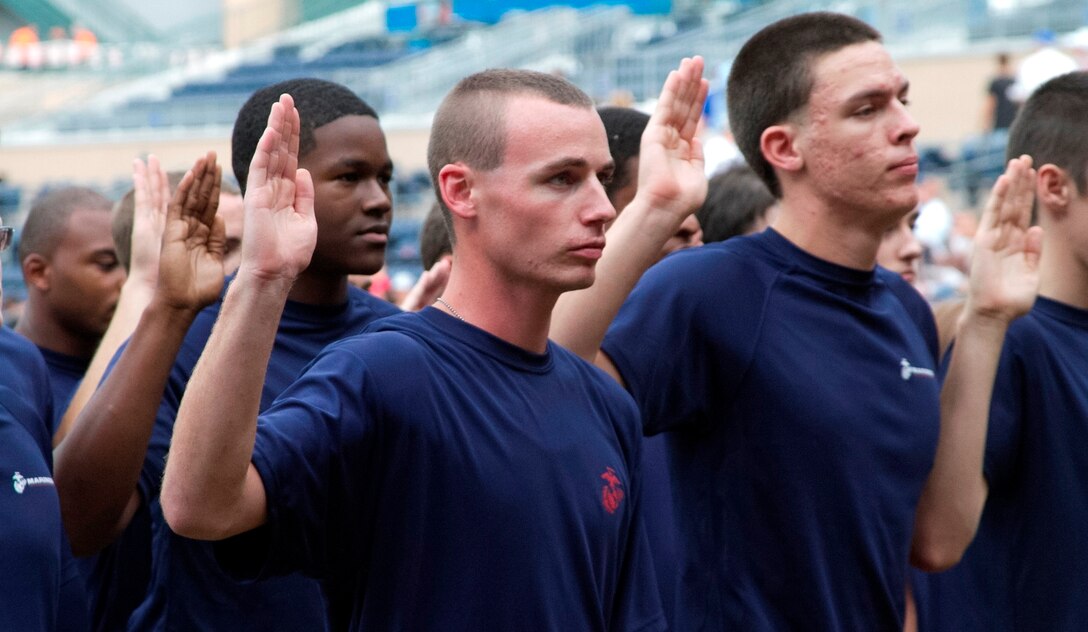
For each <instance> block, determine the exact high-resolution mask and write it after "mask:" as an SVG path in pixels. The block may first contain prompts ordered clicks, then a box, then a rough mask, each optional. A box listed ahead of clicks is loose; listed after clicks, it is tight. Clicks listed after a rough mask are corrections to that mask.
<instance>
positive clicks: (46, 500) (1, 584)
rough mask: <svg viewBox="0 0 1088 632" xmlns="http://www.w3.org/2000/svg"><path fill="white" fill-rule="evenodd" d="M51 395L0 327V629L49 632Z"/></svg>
mask: <svg viewBox="0 0 1088 632" xmlns="http://www.w3.org/2000/svg"><path fill="white" fill-rule="evenodd" d="M52 420H53V409H52V395H51V393H50V390H49V375H48V373H47V372H46V368H45V362H44V361H43V360H42V357H41V354H39V353H38V350H37V349H36V348H35V347H34V345H33V344H32V343H30V341H28V340H26V339H24V338H23V337H22V336H19V335H18V334H16V333H14V332H12V331H11V330H10V329H8V328H7V327H3V326H0V560H2V564H0V566H2V568H3V572H0V629H3V630H21V631H22V630H25V631H27V632H35V631H38V630H42V631H45V630H48V631H50V632H51V631H52V630H54V629H55V625H56V623H57V608H58V604H59V601H58V600H59V594H60V586H61V576H62V567H61V549H62V534H63V530H64V528H63V526H62V525H61V520H60V500H59V498H58V497H57V490H56V487H55V486H54V484H53V472H52V470H53V458H52V433H51V432H50V430H49V428H50V424H51V423H52Z"/></svg>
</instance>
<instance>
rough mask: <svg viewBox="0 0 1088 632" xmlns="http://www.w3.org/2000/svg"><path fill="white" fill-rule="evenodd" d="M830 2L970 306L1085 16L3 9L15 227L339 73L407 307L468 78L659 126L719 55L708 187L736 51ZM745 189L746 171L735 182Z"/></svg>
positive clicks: (840, 7) (484, 5)
mask: <svg viewBox="0 0 1088 632" xmlns="http://www.w3.org/2000/svg"><path fill="white" fill-rule="evenodd" d="M818 9H833V10H835V11H839V12H845V13H850V14H853V15H855V16H857V17H859V18H861V19H863V20H865V21H867V22H869V23H871V24H873V25H874V26H876V27H877V28H878V29H879V30H880V31H881V32H882V33H883V34H884V36H885V38H886V43H887V45H888V47H889V49H890V50H891V52H892V54H893V56H894V57H895V58H896V60H897V62H898V63H899V64H900V66H901V67H902V68H903V70H904V72H905V73H906V74H907V76H909V77H910V78H911V81H912V85H911V101H912V103H911V107H912V109H913V113H914V115H915V117H916V118H917V119H918V120H919V122H920V123H921V126H922V131H921V134H920V135H919V136H918V141H917V142H918V146H919V151H920V153H921V155H922V164H921V174H920V176H919V185H920V189H921V192H922V197H921V200H922V202H921V205H920V208H919V212H918V215H917V219H916V222H915V225H914V226H913V231H914V235H915V236H916V238H917V240H918V242H919V244H920V248H918V249H917V254H909V255H908V257H909V258H910V259H911V260H912V261H914V260H917V261H918V263H919V264H920V269H918V270H917V271H916V275H915V283H916V284H917V286H918V288H919V289H920V290H921V291H922V292H923V293H924V294H925V295H926V296H927V298H929V299H931V300H934V301H939V300H942V299H946V298H953V297H956V296H957V295H958V294H960V293H961V291H962V283H963V279H964V276H963V271H964V270H965V269H966V268H965V266H966V261H967V258H968V256H969V252H970V247H971V237H972V234H973V231H974V229H975V225H976V218H977V214H978V212H979V206H980V204H981V203H982V202H983V199H984V197H985V192H986V190H987V189H988V187H989V186H990V184H991V183H992V181H993V179H994V178H995V177H996V176H997V175H998V174H999V173H1000V171H1001V169H1002V164H1003V161H1004V160H1003V157H1004V145H1005V138H1006V133H1007V128H1008V126H1009V124H1010V122H1011V121H1012V117H1013V116H1014V115H1015V112H1016V108H1017V105H1018V103H1019V102H1021V101H1022V100H1023V99H1024V98H1025V97H1026V95H1027V94H1029V93H1030V92H1031V90H1032V89H1033V88H1034V87H1035V86H1037V85H1039V84H1040V83H1042V81H1044V80H1045V79H1047V78H1049V77H1051V76H1054V75H1057V74H1060V73H1062V72H1066V71H1068V70H1071V69H1074V68H1078V67H1084V66H1085V64H1086V63H1088V27H1086V26H1084V25H1085V24H1086V23H1088V7H1086V6H1085V4H1084V3H1083V2H1080V1H1074V0H940V1H938V0H918V1H916V2H911V3H900V2H887V1H884V0H852V1H848V2H817V1H802V0H773V1H761V0H632V1H629V2H619V1H613V0H608V1H605V2H581V1H578V2H566V3H555V2H548V1H547V0H517V1H512V2H501V3H500V2H491V1H488V0H457V1H452V2H451V1H448V0H420V1H418V2H395V1H394V2H388V1H367V2H358V1H357V0H305V1H303V0H191V1H189V2H185V3H177V2H171V1H169V0H96V2H93V3H90V2H80V1H79V0H2V1H0V45H2V50H0V88H2V89H0V217H3V219H4V220H5V223H6V224H10V225H14V226H15V227H16V229H17V230H16V233H15V235H16V240H18V237H19V234H20V231H19V228H21V226H22V223H23V222H24V221H25V217H26V214H27V211H28V209H29V208H30V206H31V204H32V203H33V201H34V200H35V199H36V198H37V197H38V196H40V195H42V194H44V193H47V192H49V191H50V190H54V189H56V188H59V187H63V186H67V185H73V184H75V185H81V186H85V187H90V188H92V189H95V190H97V191H99V192H101V193H102V194H103V195H105V196H106V197H107V198H109V199H111V200H118V199H119V198H120V197H121V196H122V195H123V194H124V192H125V191H126V190H127V189H128V188H129V186H130V183H131V173H130V165H131V161H132V159H133V158H134V157H143V156H146V155H147V154H148V153H151V152H154V153H155V154H156V155H158V156H159V157H160V159H161V160H162V162H163V164H164V166H165V167H166V168H167V169H183V168H185V167H187V166H188V164H189V161H191V157H192V156H193V155H197V154H199V153H202V152H203V151H204V150H205V149H207V148H209V147H211V148H214V149H215V150H216V151H217V152H218V153H219V155H220V156H221V157H222V161H223V162H224V163H226V164H229V162H230V158H229V154H230V147H229V139H230V129H231V125H232V123H233V121H234V118H235V115H236V113H237V111H238V108H239V106H240V105H241V104H242V103H243V101H244V100H245V99H246V98H247V97H248V96H249V95H250V94H251V93H252V92H253V91H254V90H256V89H257V88H259V87H262V86H265V85H268V84H270V83H274V82H277V81H281V80H284V79H287V78H290V77H297V76H311V77H319V78H324V79H329V80H331V81H335V82H338V83H341V84H344V85H346V86H348V87H349V88H350V89H352V90H353V91H355V92H356V93H357V94H359V95H360V96H361V97H363V98H364V99H365V100H366V101H367V102H368V103H370V104H371V105H373V106H374V108H375V109H376V110H377V111H378V112H379V114H380V115H381V117H382V125H383V128H384V129H385V130H386V133H387V134H388V138H389V150H390V154H391V156H392V157H393V160H394V163H395V167H396V174H395V179H394V183H393V184H394V204H395V217H396V221H395V222H394V224H393V231H392V234H391V238H390V240H391V243H390V247H389V249H388V255H387V260H388V264H387V269H386V271H385V273H384V274H383V275H382V276H381V277H380V278H379V279H377V280H373V281H371V280H364V281H363V282H364V283H368V284H370V286H371V287H372V288H373V289H374V290H375V291H376V292H380V293H383V294H387V295H389V296H391V297H392V298H394V299H395V298H397V297H398V296H399V294H401V293H403V292H405V291H407V290H408V288H410V287H411V285H412V283H413V282H414V281H415V279H416V278H417V277H418V275H419V274H420V272H421V270H422V267H421V261H420V249H419V242H418V234H419V230H420V227H421V225H422V223H423V218H424V216H425V213H426V210H427V209H428V208H429V206H430V205H431V202H432V193H431V188H430V183H429V179H428V176H427V173H426V170H425V168H424V162H425V149H426V148H425V146H426V138H427V132H428V127H429V122H430V117H431V116H432V114H433V111H434V109H435V107H436V106H437V104H438V101H439V99H440V98H441V97H442V95H444V94H445V93H446V92H447V91H448V90H449V89H450V87H451V86H452V85H453V84H454V83H455V82H456V81H457V80H458V79H460V78H461V77H463V76H465V75H467V74H469V73H471V72H474V71H476V70H479V69H482V68H486V67H495V66H511V67H522V68H531V69H536V70H542V71H548V72H555V73H559V74H562V75H563V76H565V77H567V78H568V79H570V80H572V81H573V82H575V83H576V84H578V85H579V86H580V87H582V88H583V89H584V90H586V91H587V92H588V93H589V94H590V95H591V96H592V97H593V98H594V99H596V100H597V101H598V102H599V103H600V104H601V105H621V106H630V107H635V108H637V109H642V110H644V111H649V109H650V108H651V107H652V105H653V104H652V101H651V99H652V98H653V96H654V95H655V94H656V92H657V90H658V88H659V86H660V85H661V82H662V80H663V78H664V76H665V75H666V74H667V72H668V70H669V69H670V68H672V67H673V66H674V64H675V63H676V60H678V59H680V58H681V57H683V56H685V55H692V54H700V55H703V56H704V57H705V58H706V60H707V63H708V69H709V70H708V75H709V76H710V79H711V96H710V98H709V100H708V102H707V104H706V110H705V121H704V123H705V124H704V129H703V132H702V133H703V140H704V146H705V150H706V159H707V175H708V177H709V176H714V175H715V174H720V173H724V172H726V171H728V170H729V169H730V168H731V167H734V166H737V165H738V164H739V163H740V161H741V159H740V158H739V154H738V152H737V151H736V148H735V146H734V145H733V144H732V140H731V137H730V132H729V125H728V121H727V120H726V118H725V115H724V112H725V104H724V77H725V76H727V74H728V71H729V68H730V64H731V60H732V58H733V56H734V55H735V53H736V51H737V49H738V48H739V46H740V45H741V43H743V42H744V41H745V40H746V39H747V38H748V37H749V36H750V35H751V34H752V33H754V32H755V31H756V30H757V29H758V28H760V27H762V26H763V25H765V24H767V23H769V22H771V21H773V20H774V19H777V18H779V17H782V16H785V15H789V14H792V13H797V12H801V11H808V10H818ZM743 180H744V179H743V178H738V177H737V176H736V174H734V176H733V177H731V178H730V179H729V181H728V182H727V183H726V185H728V186H734V185H733V184H730V183H733V182H736V181H743ZM726 190H729V191H732V190H733V189H728V188H727V189H726ZM719 198H720V199H723V200H725V201H726V202H728V201H730V200H733V199H736V198H737V196H736V195H734V194H725V195H722V196H719ZM754 203H760V202H754ZM704 228H705V227H704ZM15 252H17V249H15V248H12V249H9V250H7V251H6V252H4V253H3V255H4V256H5V257H6V259H5V261H4V263H5V264H7V265H5V266H4V268H3V270H4V279H3V287H4V294H3V296H4V306H3V310H4V311H3V313H4V318H5V321H6V322H8V323H11V322H13V321H14V320H15V319H16V318H17V317H18V314H19V310H20V303H21V302H22V301H23V300H24V299H25V296H26V292H25V287H24V284H23V278H22V274H21V271H20V266H19V265H17V264H15V262H14V261H12V259H11V257H13V256H14V253H15ZM911 252H912V253H913V252H914V251H913V250H912V251H911Z"/></svg>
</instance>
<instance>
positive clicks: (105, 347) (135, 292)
mask: <svg viewBox="0 0 1088 632" xmlns="http://www.w3.org/2000/svg"><path fill="white" fill-rule="evenodd" d="M153 295H154V290H153V289H151V288H147V287H145V286H144V285H143V284H138V283H131V282H130V283H126V284H125V286H124V287H123V288H122V290H121V297H120V298H119V299H118V301H117V309H116V310H114V313H113V318H112V319H110V325H109V327H108V328H107V329H106V333H105V334H104V335H103V336H102V341H101V342H99V343H98V348H97V349H96V350H95V352H94V357H93V358H92V359H91V363H90V364H89V365H88V366H87V371H86V372H85V373H84V374H83V380H82V381H81V382H80V383H79V387H78V388H77V389H76V392H75V394H74V395H73V396H72V400H71V402H70V403H69V404H68V409H67V410H66V411H65V412H64V417H63V418H62V419H61V422H60V425H59V426H58V427H57V431H56V433H54V435H53V446H54V447H56V446H58V445H60V442H61V441H62V440H63V439H64V438H65V437H66V436H67V435H68V433H69V432H70V431H71V430H72V424H73V423H75V420H76V419H77V418H78V417H79V414H80V412H82V411H83V408H84V406H86V405H87V402H89V401H90V399H91V396H92V395H94V392H95V390H96V389H97V388H98V384H99V382H101V381H102V376H103V375H105V374H106V369H107V368H108V367H109V365H110V361H111V360H112V359H113V356H114V355H115V354H116V353H117V350H118V349H120V348H121V345H122V344H124V342H125V340H128V338H129V336H131V335H132V333H133V332H134V331H135V330H136V325H137V324H138V323H139V322H140V316H141V315H142V314H143V312H144V308H146V307H147V305H148V304H149V303H150V302H151V298H152V296H153Z"/></svg>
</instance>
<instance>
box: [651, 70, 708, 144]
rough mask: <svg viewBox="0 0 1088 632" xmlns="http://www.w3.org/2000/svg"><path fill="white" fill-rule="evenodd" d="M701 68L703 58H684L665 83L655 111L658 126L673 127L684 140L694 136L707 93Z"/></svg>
mask: <svg viewBox="0 0 1088 632" xmlns="http://www.w3.org/2000/svg"><path fill="white" fill-rule="evenodd" d="M703 66H704V63H703V58H702V57H698V56H696V57H691V58H684V59H683V60H682V61H681V62H680V67H679V68H677V69H676V70H673V71H672V72H670V73H669V76H668V77H667V78H666V79H665V85H664V86H663V87H662V88H661V96H660V97H659V98H658V101H657V107H656V108H655V110H654V117H655V118H656V119H657V123H659V124H661V125H666V126H668V127H672V128H673V129H675V130H676V131H677V133H679V134H680V136H681V138H684V139H691V138H693V137H694V136H695V132H696V131H697V130H698V126H699V119H700V118H701V117H702V112H703V105H704V103H705V102H706V95H707V92H708V91H709V89H710V84H709V83H708V82H707V80H706V79H703Z"/></svg>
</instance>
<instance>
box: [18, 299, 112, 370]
mask: <svg viewBox="0 0 1088 632" xmlns="http://www.w3.org/2000/svg"><path fill="white" fill-rule="evenodd" d="M15 331H16V332H17V333H19V334H21V335H22V336H23V337H24V338H26V339H27V340H29V341H31V342H33V343H34V344H35V345H37V346H38V347H41V348H43V349H48V350H50V351H54V352H56V353H61V354H64V355H68V356H72V357H75V358H81V359H85V360H89V359H91V357H93V356H94V351H95V349H96V348H97V347H98V343H99V341H100V340H101V337H88V336H80V335H77V334H75V333H73V332H71V331H68V330H67V329H65V328H64V327H61V326H60V324H59V323H57V322H56V321H55V320H54V319H52V318H49V317H48V315H43V314H41V313H40V311H39V310H37V309H32V308H31V305H30V304H29V303H28V304H27V306H26V308H24V310H23V314H22V316H21V317H20V318H19V322H18V323H17V324H16V325H15Z"/></svg>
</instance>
